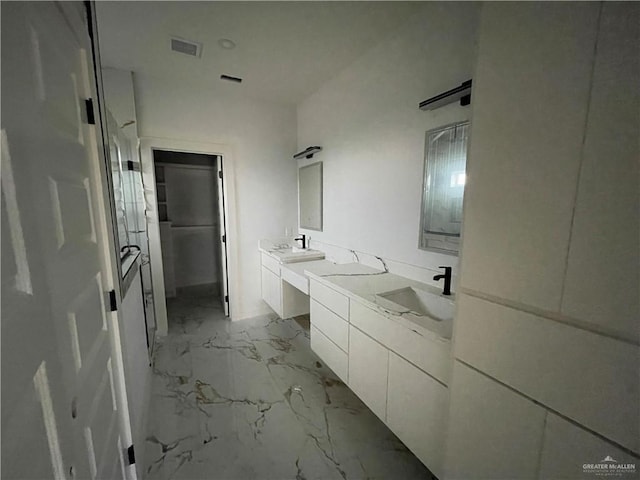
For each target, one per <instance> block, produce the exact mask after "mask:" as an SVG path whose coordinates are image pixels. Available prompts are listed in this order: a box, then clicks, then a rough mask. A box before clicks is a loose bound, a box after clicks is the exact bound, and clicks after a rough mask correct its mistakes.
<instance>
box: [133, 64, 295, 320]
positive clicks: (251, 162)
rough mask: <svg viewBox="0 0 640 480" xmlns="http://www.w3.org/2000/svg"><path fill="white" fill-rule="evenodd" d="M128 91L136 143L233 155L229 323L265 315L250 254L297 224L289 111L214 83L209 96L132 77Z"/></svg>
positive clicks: (254, 260)
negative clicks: (224, 150)
mask: <svg viewBox="0 0 640 480" xmlns="http://www.w3.org/2000/svg"><path fill="white" fill-rule="evenodd" d="M245 81H252V79H245ZM254 81H259V80H258V79H255V80H254ZM134 84H135V93H136V107H137V108H136V110H137V114H138V123H139V125H138V130H139V133H140V136H141V137H160V138H168V139H177V140H192V141H195V142H206V143H218V144H225V145H228V146H229V147H230V148H231V150H232V151H233V159H234V162H235V164H234V172H235V178H234V179H233V181H234V187H235V192H236V198H235V205H236V208H237V218H236V221H237V237H238V245H236V246H235V248H236V251H237V252H238V253H239V258H238V272H237V277H236V278H237V282H236V284H235V285H230V288H231V289H234V288H235V289H237V291H238V292H239V293H240V294H239V295H238V296H237V298H238V300H237V301H236V305H233V304H232V305H231V309H232V316H233V318H234V319H241V318H247V317H252V316H256V315H260V314H263V313H266V312H268V311H269V310H268V307H267V306H266V304H264V302H262V300H261V292H260V258H259V255H258V248H257V247H258V241H259V240H260V239H261V238H268V237H277V236H281V235H282V234H283V233H284V229H285V227H287V226H292V225H295V224H296V209H297V203H296V200H295V199H296V164H295V161H294V160H293V159H292V155H293V153H295V148H296V143H295V137H296V117H295V115H296V112H295V108H293V107H292V106H286V105H276V104H270V103H263V102H259V101H256V100H249V99H246V98H243V96H242V85H219V84H217V83H216V82H215V81H213V80H212V85H211V88H210V89H208V90H196V89H193V88H191V87H188V86H181V85H176V84H169V83H167V82H164V81H163V80H162V79H157V78H152V77H145V76H138V75H135V76H134ZM232 298H233V295H232Z"/></svg>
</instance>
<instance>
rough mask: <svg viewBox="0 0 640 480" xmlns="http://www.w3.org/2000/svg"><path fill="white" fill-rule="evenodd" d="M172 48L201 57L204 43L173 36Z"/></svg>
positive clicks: (175, 50)
mask: <svg viewBox="0 0 640 480" xmlns="http://www.w3.org/2000/svg"><path fill="white" fill-rule="evenodd" d="M171 50H173V51H174V52H178V53H182V54H184V55H190V56H192V57H200V54H201V53H202V44H201V43H198V42H191V41H189V40H184V39H183V38H176V37H171Z"/></svg>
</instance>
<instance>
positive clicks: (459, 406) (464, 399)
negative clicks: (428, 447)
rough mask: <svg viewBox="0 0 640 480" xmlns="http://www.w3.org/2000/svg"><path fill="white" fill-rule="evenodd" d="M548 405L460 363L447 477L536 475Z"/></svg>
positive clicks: (455, 374)
mask: <svg viewBox="0 0 640 480" xmlns="http://www.w3.org/2000/svg"><path fill="white" fill-rule="evenodd" d="M545 415H546V410H545V409H544V408H542V407H540V406H538V405H536V404H534V403H533V402H532V401H531V400H528V399H527V398H525V397H523V396H522V395H519V394H517V393H516V392H514V391H513V390H510V389H509V388H506V387H504V386H502V385H500V384H499V383H497V382H495V381H493V380H492V379H491V378H489V377H487V376H485V375H483V374H481V373H479V372H477V371H475V370H472V369H471V368H469V367H467V366H466V365H464V364H462V363H460V362H455V364H454V369H453V382H452V384H451V402H450V413H449V425H448V433H447V447H446V455H445V475H444V478H446V479H461V478H469V479H471V478H508V479H510V480H515V479H535V478H536V477H537V470H538V460H539V458H540V452H541V450H542V435H543V430H544V420H545Z"/></svg>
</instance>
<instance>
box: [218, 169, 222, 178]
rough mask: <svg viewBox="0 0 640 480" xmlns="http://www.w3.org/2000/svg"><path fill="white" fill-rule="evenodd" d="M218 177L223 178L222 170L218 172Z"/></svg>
mask: <svg viewBox="0 0 640 480" xmlns="http://www.w3.org/2000/svg"><path fill="white" fill-rule="evenodd" d="M218 177H219V178H222V170H218Z"/></svg>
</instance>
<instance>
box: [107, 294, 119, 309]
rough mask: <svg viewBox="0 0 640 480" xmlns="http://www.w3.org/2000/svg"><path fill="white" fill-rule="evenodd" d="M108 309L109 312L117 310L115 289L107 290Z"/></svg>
mask: <svg viewBox="0 0 640 480" xmlns="http://www.w3.org/2000/svg"><path fill="white" fill-rule="evenodd" d="M109 311H110V312H116V311H118V299H117V298H116V291H115V290H111V291H110V292H109Z"/></svg>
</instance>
